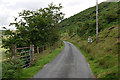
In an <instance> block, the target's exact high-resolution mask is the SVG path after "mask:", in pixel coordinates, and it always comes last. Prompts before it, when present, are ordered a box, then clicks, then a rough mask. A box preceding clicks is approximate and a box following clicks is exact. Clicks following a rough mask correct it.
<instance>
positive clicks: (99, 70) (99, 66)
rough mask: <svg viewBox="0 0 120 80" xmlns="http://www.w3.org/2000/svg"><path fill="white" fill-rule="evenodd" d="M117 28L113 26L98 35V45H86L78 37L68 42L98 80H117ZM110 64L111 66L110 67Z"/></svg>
mask: <svg viewBox="0 0 120 80" xmlns="http://www.w3.org/2000/svg"><path fill="white" fill-rule="evenodd" d="M118 26H119V25H114V26H111V27H109V28H106V29H105V30H103V31H101V32H100V33H99V38H98V39H99V41H98V44H96V42H95V35H94V36H92V39H93V42H92V43H88V42H87V39H84V40H83V39H82V38H80V37H78V38H77V40H76V39H75V40H73V38H72V39H71V40H70V41H71V42H72V43H73V44H75V45H76V47H77V48H78V49H79V50H80V51H81V52H82V54H83V55H84V56H85V58H86V60H87V61H88V63H89V64H90V67H91V69H92V72H93V73H94V75H95V77H97V78H98V80H104V79H105V80H118V78H119V77H118V55H119V54H118V45H119V41H118ZM111 64H112V65H111Z"/></svg>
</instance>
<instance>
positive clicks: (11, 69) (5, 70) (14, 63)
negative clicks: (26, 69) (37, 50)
mask: <svg viewBox="0 0 120 80" xmlns="http://www.w3.org/2000/svg"><path fill="white" fill-rule="evenodd" d="M21 63H22V61H21V60H20V59H13V60H8V61H4V62H3V63H2V78H7V79H8V78H12V79H16V78H19V75H18V74H16V73H19V72H20V70H21V69H22V67H21Z"/></svg>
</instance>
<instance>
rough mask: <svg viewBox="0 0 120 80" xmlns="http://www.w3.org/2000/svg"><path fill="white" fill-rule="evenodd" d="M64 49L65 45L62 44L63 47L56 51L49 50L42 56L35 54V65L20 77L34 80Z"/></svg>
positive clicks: (41, 54) (23, 71) (21, 73)
mask: <svg viewBox="0 0 120 80" xmlns="http://www.w3.org/2000/svg"><path fill="white" fill-rule="evenodd" d="M63 47H64V44H62V46H60V47H58V48H56V49H55V50H51V49H47V50H45V51H44V52H42V53H40V54H35V57H36V61H35V64H34V65H33V66H31V67H29V68H24V69H22V71H21V72H20V74H19V77H20V78H23V79H29V78H32V77H33V76H34V75H35V74H36V73H37V72H38V71H39V70H40V69H42V68H43V67H44V65H45V64H47V63H49V62H50V61H51V60H53V59H54V58H55V57H56V56H57V55H58V54H59V53H60V52H61V51H62V49H63Z"/></svg>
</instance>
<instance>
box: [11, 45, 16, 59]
mask: <svg viewBox="0 0 120 80" xmlns="http://www.w3.org/2000/svg"><path fill="white" fill-rule="evenodd" d="M11 49H12V55H11V56H12V59H14V58H15V55H16V53H17V49H16V44H13V45H12V48H11Z"/></svg>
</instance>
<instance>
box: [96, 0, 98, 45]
mask: <svg viewBox="0 0 120 80" xmlns="http://www.w3.org/2000/svg"><path fill="white" fill-rule="evenodd" d="M97 43H98V0H96V44H97Z"/></svg>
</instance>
